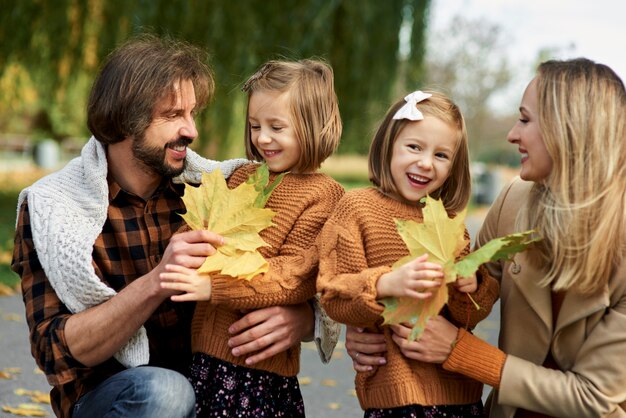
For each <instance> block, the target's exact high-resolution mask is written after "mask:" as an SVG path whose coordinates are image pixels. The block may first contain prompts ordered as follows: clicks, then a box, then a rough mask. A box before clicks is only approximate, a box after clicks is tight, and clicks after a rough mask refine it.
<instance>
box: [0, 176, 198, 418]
mask: <svg viewBox="0 0 626 418" xmlns="http://www.w3.org/2000/svg"><path fill="white" fill-rule="evenodd" d="M183 188H184V186H183V185H177V184H173V183H172V182H171V181H169V180H168V181H166V182H164V183H163V184H162V185H161V186H160V187H159V188H158V189H157V190H156V192H155V193H154V195H153V196H152V197H151V198H150V199H148V200H147V201H146V200H144V199H142V198H140V197H138V196H135V195H133V194H130V193H127V192H125V191H124V190H122V189H121V188H120V186H119V185H118V184H116V183H111V184H110V185H109V208H108V217H107V220H106V223H105V224H104V227H103V229H102V233H101V234H100V236H98V238H97V240H96V242H95V243H94V246H93V266H94V268H95V271H96V274H97V275H98V277H100V279H101V280H102V281H103V282H104V283H106V284H107V285H109V286H110V287H112V288H113V289H115V290H116V291H118V292H119V291H120V290H122V288H124V287H125V286H126V285H127V284H129V283H131V282H132V281H133V280H135V279H137V278H138V277H140V276H143V275H144V274H147V273H148V272H150V271H151V270H152V269H154V268H155V267H156V266H157V264H158V263H159V262H160V261H161V256H162V255H163V252H164V251H165V248H166V247H167V245H168V243H169V240H170V238H171V236H172V234H173V233H174V232H176V231H177V230H178V229H179V228H180V227H181V226H182V225H183V224H184V221H183V220H182V218H181V217H180V216H179V213H183V212H184V204H183V202H182V200H181V196H182V194H183ZM11 267H12V269H13V270H14V271H15V272H16V273H17V274H19V275H20V276H21V278H22V291H23V297H24V303H25V305H26V319H27V322H28V327H29V328H30V342H31V351H32V354H33V356H34V357H35V361H36V362H37V364H38V365H39V367H40V368H41V369H42V370H43V371H44V373H45V374H46V377H47V378H48V382H49V383H50V384H51V385H52V386H53V388H52V390H51V392H50V395H51V401H52V408H53V409H54V411H55V413H56V414H57V415H58V416H61V417H70V416H71V411H72V408H73V406H74V404H75V403H76V401H77V400H78V399H79V398H80V396H82V395H83V394H85V393H87V392H89V391H91V390H92V389H94V388H95V387H96V386H97V385H98V384H99V383H101V382H102V381H104V380H105V379H107V378H108V377H110V376H112V375H114V374H115V373H118V372H120V371H121V370H123V369H124V367H123V366H122V365H121V364H120V363H118V362H117V361H116V360H115V359H113V358H111V359H109V360H107V361H105V362H104V363H102V364H100V365H98V366H96V367H86V366H84V365H82V364H81V363H80V362H79V361H77V360H76V359H74V358H73V357H72V354H71V353H70V351H69V349H68V346H67V343H66V340H65V333H64V328H65V323H66V321H67V320H68V318H69V317H70V315H71V313H70V311H69V310H68V309H67V307H66V306H65V305H64V304H63V303H62V302H61V301H60V300H59V298H58V297H57V295H56V293H55V291H54V289H53V288H52V286H51V285H50V282H49V281H48V278H47V277H46V274H45V273H44V271H43V269H42V267H41V264H40V262H39V259H38V257H37V252H36V249H35V247H34V244H33V240H32V234H31V228H30V216H29V212H28V203H27V202H24V204H23V205H22V207H21V208H20V212H19V215H18V225H17V228H16V233H15V248H14V252H13V263H12V266H11ZM193 308H194V304H192V303H174V302H171V301H170V300H169V299H167V300H166V301H165V302H164V303H163V304H161V305H160V306H159V307H158V309H157V310H156V311H155V312H154V313H153V314H152V315H151V316H150V318H149V319H148V321H147V322H146V323H145V324H144V326H145V328H146V331H147V333H148V339H149V342H150V365H152V366H159V367H166V368H169V369H173V370H177V371H180V372H182V373H187V369H188V362H189V359H190V358H191V348H190V341H191V337H190V333H189V328H190V323H191V317H192V315H193Z"/></svg>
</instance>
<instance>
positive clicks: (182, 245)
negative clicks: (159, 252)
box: [152, 231, 224, 297]
mask: <svg viewBox="0 0 626 418" xmlns="http://www.w3.org/2000/svg"><path fill="white" fill-rule="evenodd" d="M223 243H224V238H223V237H222V236H221V235H218V234H216V233H214V232H210V231H187V232H181V233H179V234H174V235H173V236H172V238H171V239H170V243H169V245H168V246H167V248H166V249H165V252H164V253H163V257H162V258H161V262H160V263H159V265H158V266H157V267H156V268H155V269H154V270H152V273H155V274H154V276H155V278H156V280H154V281H153V282H154V284H155V285H156V286H158V291H160V292H166V297H167V296H172V295H175V294H178V293H180V292H179V291H173V290H170V289H166V288H162V287H161V280H160V278H159V276H160V275H161V273H166V272H167V270H166V268H165V266H167V265H172V266H174V265H178V266H182V267H185V268H187V269H192V270H196V269H198V268H199V267H200V266H201V265H202V264H203V263H204V260H206V258H207V257H208V256H210V255H212V254H215V251H216V249H215V247H218V246H220V245H222V244H223ZM170 271H171V270H170Z"/></svg>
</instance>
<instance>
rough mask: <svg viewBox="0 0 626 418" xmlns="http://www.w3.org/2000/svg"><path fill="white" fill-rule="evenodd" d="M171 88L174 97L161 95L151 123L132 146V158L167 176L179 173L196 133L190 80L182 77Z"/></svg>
mask: <svg viewBox="0 0 626 418" xmlns="http://www.w3.org/2000/svg"><path fill="white" fill-rule="evenodd" d="M174 89H175V92H176V96H175V100H174V101H173V102H172V100H171V98H170V97H165V98H163V99H162V100H161V102H160V103H158V104H157V105H156V107H155V110H154V117H153V119H152V123H150V126H148V128H147V129H146V131H145V132H144V133H143V135H141V136H138V137H135V138H134V139H133V146H132V152H133V157H134V158H135V159H136V160H137V161H138V162H139V163H140V165H141V166H142V167H143V168H144V169H145V170H146V171H149V172H150V173H154V174H158V175H161V176H163V177H168V178H171V177H176V176H178V175H179V174H181V173H182V172H183V170H184V169H185V157H186V156H187V146H188V145H189V144H191V143H192V142H193V140H194V139H195V138H196V137H197V136H198V131H197V130H196V123H195V121H194V116H195V113H194V112H195V107H196V95H195V90H194V88H193V83H192V82H191V81H190V80H184V81H181V82H180V83H176V84H175V85H174Z"/></svg>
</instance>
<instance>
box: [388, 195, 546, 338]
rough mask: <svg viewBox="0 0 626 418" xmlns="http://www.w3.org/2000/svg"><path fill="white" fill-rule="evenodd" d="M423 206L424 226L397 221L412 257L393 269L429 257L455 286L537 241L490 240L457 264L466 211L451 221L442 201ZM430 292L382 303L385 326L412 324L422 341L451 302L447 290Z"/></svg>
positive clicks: (526, 236)
mask: <svg viewBox="0 0 626 418" xmlns="http://www.w3.org/2000/svg"><path fill="white" fill-rule="evenodd" d="M422 202H423V203H424V209H423V211H422V213H423V218H424V219H423V222H422V223H420V222H415V221H410V220H399V219H396V220H395V222H396V226H397V229H398V233H399V234H400V236H401V237H402V240H403V241H404V242H405V244H406V245H407V248H408V250H409V255H408V256H406V257H403V258H401V259H400V260H398V261H397V262H396V263H394V265H393V268H394V269H395V268H398V267H400V266H402V265H403V264H406V263H407V262H409V261H411V260H413V259H415V258H416V257H419V256H421V255H423V254H428V261H431V262H434V263H438V264H441V265H442V266H443V273H444V283H452V282H454V281H455V280H456V279H457V275H458V274H459V273H462V274H464V276H469V275H471V274H474V272H475V271H476V270H477V269H478V267H479V265H480V264H482V263H484V262H487V261H489V260H493V261H495V260H497V259H502V258H505V257H508V256H509V255H511V254H513V253H515V252H519V251H523V250H524V249H526V247H527V246H528V245H530V244H531V243H532V242H535V241H537V239H532V238H531V235H532V233H533V231H526V232H523V233H518V234H511V235H507V236H505V237H502V238H496V239H494V240H491V241H490V242H489V243H487V244H486V245H484V246H483V248H481V249H479V250H477V251H475V252H474V253H471V254H469V255H467V256H465V257H464V258H463V259H462V260H460V261H459V262H456V263H455V261H456V259H457V258H458V256H459V255H460V254H461V252H462V251H463V249H464V248H465V246H466V245H467V240H466V239H465V224H464V221H465V214H466V211H465V210H463V211H461V212H460V213H458V214H457V215H456V216H455V217H454V218H450V217H448V213H447V212H446V209H445V207H444V206H443V203H442V202H441V200H435V199H433V198H431V197H429V196H426V197H425V198H424V199H422ZM431 292H432V293H433V295H432V296H431V297H430V298H428V299H414V298H409V297H399V298H393V297H392V298H385V299H383V300H382V303H383V305H384V306H385V309H384V311H383V314H382V315H383V317H384V319H385V321H384V323H385V324H401V323H409V324H411V325H412V326H413V329H412V331H411V334H410V335H409V337H408V339H409V340H411V341H412V340H415V339H417V338H419V336H420V335H421V334H422V332H423V331H424V327H425V326H426V322H427V321H428V319H429V318H431V317H433V316H435V315H438V314H439V312H440V311H441V308H443V306H444V305H445V304H446V303H447V302H448V287H447V286H445V285H443V286H440V287H438V288H436V289H433V290H431ZM468 296H469V294H468ZM470 298H471V296H470ZM472 301H473V300H472ZM476 306H477V305H476Z"/></svg>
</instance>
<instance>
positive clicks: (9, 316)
mask: <svg viewBox="0 0 626 418" xmlns="http://www.w3.org/2000/svg"><path fill="white" fill-rule="evenodd" d="M2 319H4V320H5V321H15V322H22V315H19V314H16V313H8V314H4V315H2Z"/></svg>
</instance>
